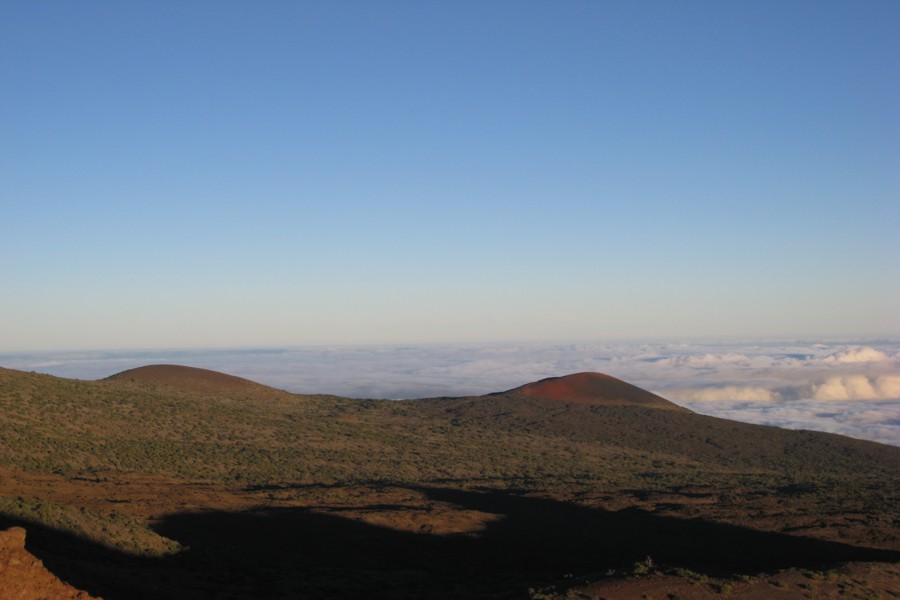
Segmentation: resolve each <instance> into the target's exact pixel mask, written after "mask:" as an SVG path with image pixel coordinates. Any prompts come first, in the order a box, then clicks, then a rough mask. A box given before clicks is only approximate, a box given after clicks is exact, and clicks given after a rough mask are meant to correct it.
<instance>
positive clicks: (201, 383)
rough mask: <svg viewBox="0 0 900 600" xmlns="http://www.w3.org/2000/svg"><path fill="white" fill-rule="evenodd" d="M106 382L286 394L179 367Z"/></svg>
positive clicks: (128, 374) (138, 371)
mask: <svg viewBox="0 0 900 600" xmlns="http://www.w3.org/2000/svg"><path fill="white" fill-rule="evenodd" d="M107 380H109V381H131V382H137V383H142V384H155V385H164V386H168V387H171V388H174V389H177V390H179V391H181V392H187V393H197V394H229V395H234V394H250V395H253V396H259V395H272V394H284V393H286V392H283V391H282V390H278V389H275V388H272V387H269V386H265V385H262V384H260V383H256V382H255V381H250V380H249V379H244V378H242V377H235V376H234V375H228V374H226V373H220V372H218V371H210V370H208V369H199V368H197V367H185V366H182V365H168V364H166V365H148V366H145V367H138V368H136V369H128V370H127V371H122V372H121V373H116V374H115V375H111V376H110V377H107Z"/></svg>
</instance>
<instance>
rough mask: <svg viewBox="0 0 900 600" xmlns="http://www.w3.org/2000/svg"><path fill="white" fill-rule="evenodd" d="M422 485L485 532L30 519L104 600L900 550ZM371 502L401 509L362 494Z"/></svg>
mask: <svg viewBox="0 0 900 600" xmlns="http://www.w3.org/2000/svg"><path fill="white" fill-rule="evenodd" d="M417 491H419V492H422V493H424V494H426V495H427V496H429V497H430V498H431V499H433V500H436V501H440V502H447V503H452V504H454V505H456V506H459V507H460V508H463V509H469V510H477V511H481V512H486V513H494V514H497V515H500V516H501V518H500V519H498V520H496V521H493V522H491V523H490V524H488V525H487V528H486V529H485V530H484V531H482V532H480V533H478V534H455V535H445V536H441V535H432V534H417V533H410V532H406V531H397V530H393V529H387V528H384V527H378V526H373V525H370V524H366V523H362V522H359V521H355V520H351V519H347V518H344V517H340V516H337V515H334V514H328V507H322V508H323V510H316V511H314V510H311V509H300V508H266V509H259V510H253V511H245V512H238V513H229V512H201V513H181V514H174V515H169V516H168V517H166V518H165V519H164V520H163V521H162V522H160V523H159V524H158V526H157V527H156V529H157V531H159V532H160V533H161V534H163V535H165V536H167V537H170V538H173V539H176V540H178V541H179V542H181V543H182V544H183V545H185V546H187V547H189V548H188V549H187V550H185V551H184V552H183V553H181V554H180V555H177V556H173V557H168V558H144V557H132V556H128V555H124V554H121V553H118V552H114V551H111V550H109V549H106V548H103V547H102V546H98V545H96V544H93V543H90V542H86V541H84V540H80V539H78V538H75V537H72V536H68V535H64V534H59V533H57V532H53V531H51V530H47V529H42V528H40V527H36V526H34V525H32V524H28V523H24V524H23V525H24V526H25V527H26V528H27V529H28V530H29V550H31V551H32V552H33V553H34V554H35V555H37V556H38V557H39V558H42V559H43V560H44V562H45V564H46V565H47V567H48V568H49V569H51V570H52V571H53V572H54V573H55V574H57V575H58V576H59V577H61V578H62V579H63V580H65V581H68V582H70V583H72V584H73V585H75V586H77V587H79V588H81V589H84V590H86V591H88V592H90V593H91V594H95V595H100V596H103V597H104V598H106V600H125V599H128V600H132V599H142V598H148V599H149V598H154V599H158V598H183V599H201V598H202V599H211V598H224V599H227V598H231V599H235V600H237V599H244V598H360V597H366V598H479V597H488V596H490V597H493V598H526V597H527V590H528V588H529V587H541V586H547V585H563V584H565V583H566V581H568V580H567V579H566V576H567V575H579V576H581V575H586V576H591V575H594V576H598V577H599V576H602V575H603V574H604V573H606V572H607V571H608V570H609V569H619V570H620V572H622V570H626V571H627V570H630V568H631V566H632V565H633V564H634V563H635V562H639V561H643V560H644V559H645V558H646V557H647V556H651V557H652V558H653V560H654V562H655V563H656V564H657V565H665V566H678V567H685V568H689V569H691V570H693V571H696V572H700V573H706V574H710V575H729V574H743V573H750V574H756V573H759V572H764V571H773V570H777V569H782V568H787V567H810V568H827V567H830V566H833V565H836V564H838V563H841V562H847V561H897V560H900V553H898V552H889V551H883V550H872V549H866V548H857V547H852V546H847V545H842V544H837V543H833V542H824V541H819V540H814V539H808V538H798V537H792V536H787V535H781V534H774V533H765V532H759V531H753V530H749V529H745V528H741V527H734V526H728V525H721V524H716V523H711V522H707V521H702V520H680V519H675V518H669V517H659V516H656V515H653V514H651V513H647V512H644V511H640V510H637V509H626V510H622V511H618V512H610V511H604V510H599V509H591V508H584V507H579V506H575V505H571V504H566V503H561V502H557V501H553V500H546V499H537V498H528V497H524V496H519V495H516V494H511V493H509V492H501V491H487V492H475V491H462V490H456V489H447V488H417ZM343 508H346V507H343ZM376 508H377V509H378V510H399V511H402V510H406V509H407V507H405V506H378V507H372V506H365V505H362V506H360V507H358V509H359V510H373V509H376ZM12 524H22V523H13V522H12V521H10V520H7V519H0V526H4V527H5V526H9V525H12Z"/></svg>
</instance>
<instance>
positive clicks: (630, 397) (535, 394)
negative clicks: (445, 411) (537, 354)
mask: <svg viewBox="0 0 900 600" xmlns="http://www.w3.org/2000/svg"><path fill="white" fill-rule="evenodd" d="M503 394H505V395H515V394H521V395H523V396H528V397H531V398H544V399H547V400H559V401H561V402H574V403H577V404H592V405H597V406H644V407H647V408H662V409H666V410H678V411H682V412H690V411H687V409H685V408H682V407H680V406H678V405H677V404H674V403H672V402H669V401H668V400H666V399H665V398H662V397H660V396H657V395H656V394H653V393H651V392H648V391H647V390H643V389H641V388H639V387H637V386H634V385H631V384H630V383H625V382H624V381H622V380H621V379H616V378H615V377H611V376H609V375H604V374H603V373H590V372H586V373H575V374H573V375H566V376H563V377H549V378H547V379H541V380H540V381H536V382H534V383H528V384H525V385H523V386H521V387H517V388H514V389H512V390H508V391H506V392H503Z"/></svg>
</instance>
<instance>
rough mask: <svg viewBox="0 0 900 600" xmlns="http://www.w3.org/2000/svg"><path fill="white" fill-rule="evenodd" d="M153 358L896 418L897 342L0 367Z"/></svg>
mask: <svg viewBox="0 0 900 600" xmlns="http://www.w3.org/2000/svg"><path fill="white" fill-rule="evenodd" d="M153 363H175V364H186V365H191V366H196V367H202V368H207V369H214V370H219V371H224V372H227V373H231V374H234V375H239V376H241V377H246V378H248V379H252V380H254V381H259V382H261V383H265V384H268V385H272V386H275V387H279V388H282V389H286V390H289V391H292V392H298V393H330V394H337V395H341V396H350V397H355V398H390V399H407V398H424V397H434V396H466V395H476V394H485V393H491V392H497V391H502V390H506V389H510V388H513V387H516V386H519V385H522V384H524V383H527V382H530V381H535V380H538V379H542V378H544V377H552V376H558V375H565V374H569V373H576V372H579V371H599V372H603V373H608V374H610V375H613V376H614V377H618V378H620V379H624V380H625V381H628V382H630V383H633V384H635V385H638V386H640V387H643V388H645V389H648V390H651V391H654V392H656V393H658V394H660V395H661V396H663V397H665V398H668V399H670V400H673V401H675V402H677V403H680V404H683V405H685V406H688V407H689V408H691V409H693V410H696V411H697V412H701V413H707V414H715V415H717V416H722V417H726V418H733V419H738V420H744V421H748V422H765V423H767V424H772V425H780V426H784V427H794V428H807V429H820V430H825V431H833V432H835V433H844V434H846V435H853V436H854V437H861V438H866V439H872V440H876V441H881V442H885V443H890V444H896V445H900V413H898V412H896V411H897V410H898V409H897V408H896V407H897V406H900V342H884V341H879V342H861V341H858V340H857V341H853V342H850V343H847V342H842V343H834V342H819V341H812V342H810V341H795V342H765V343H761V342H753V343H732V344H726V343H716V344H712V343H709V344H699V343H690V344H684V343H668V342H660V343H578V344H453V345H417V346H413V345H409V346H316V347H298V348H262V349H249V350H248V349H234V350H220V349H218V350H171V351H162V350H154V351H148V352H140V351H132V352H83V353H46V354H36V353H28V354H9V353H7V354H0V366H5V367H8V368H13V369H22V370H36V371H40V372H44V373H50V374H53V375H58V376H62V377H74V378H81V379H98V378H102V377H106V376H108V375H111V374H113V373H116V372H119V371H122V370H125V369H129V368H133V367H137V366H142V365H146V364H153ZM892 402H896V403H895V404H892ZM891 411H894V412H891ZM860 415H864V416H865V418H862V417H861V416H860Z"/></svg>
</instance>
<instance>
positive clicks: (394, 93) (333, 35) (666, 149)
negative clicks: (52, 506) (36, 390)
mask: <svg viewBox="0 0 900 600" xmlns="http://www.w3.org/2000/svg"><path fill="white" fill-rule="evenodd" d="M898 32H900V3H898V2H896V1H887V2H878V1H871V2H869V1H866V2H850V1H846V2H828V1H815V2H813V1H789V2H785V1H783V0H778V1H754V2H718V1H716V2H713V1H710V2H690V1H688V2H662V1H659V2H650V1H645V2H641V1H638V2H625V1H609V2H585V1H577V2H576V1H572V2H528V1H499V0H497V1H486V2H485V1H471V2H466V1H459V2H438V1H423V2H413V1H396V2H392V1H381V2H378V1H375V2H372V1H366V2H351V1H339V2H324V1H316V2H313V1H310V2H287V1H268V2H251V1H249V0H248V1H243V2H241V1H235V0H231V1H225V2H212V1H182V2H158V1H151V2H140V1H129V2H114V1H108V2H91V1H84V2H62V1H59V2H53V1H37V2H34V1H15V0H5V1H4V2H2V3H0V209H2V210H0V350H7V351H14V350H49V349H65V348H110V347H118V348H122V347H130V348H135V347H205V346H265V345H302V344H318V343H394V342H397V343H409V342H425V343H436V342H457V341H489V340H566V339H605V338H623V337H643V338H648V337H649V338H654V337H673V336H674V337H678V336H691V337H704V336H753V335H765V336H773V335H785V336H792V335H796V336H891V335H898V334H900V35H898Z"/></svg>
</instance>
